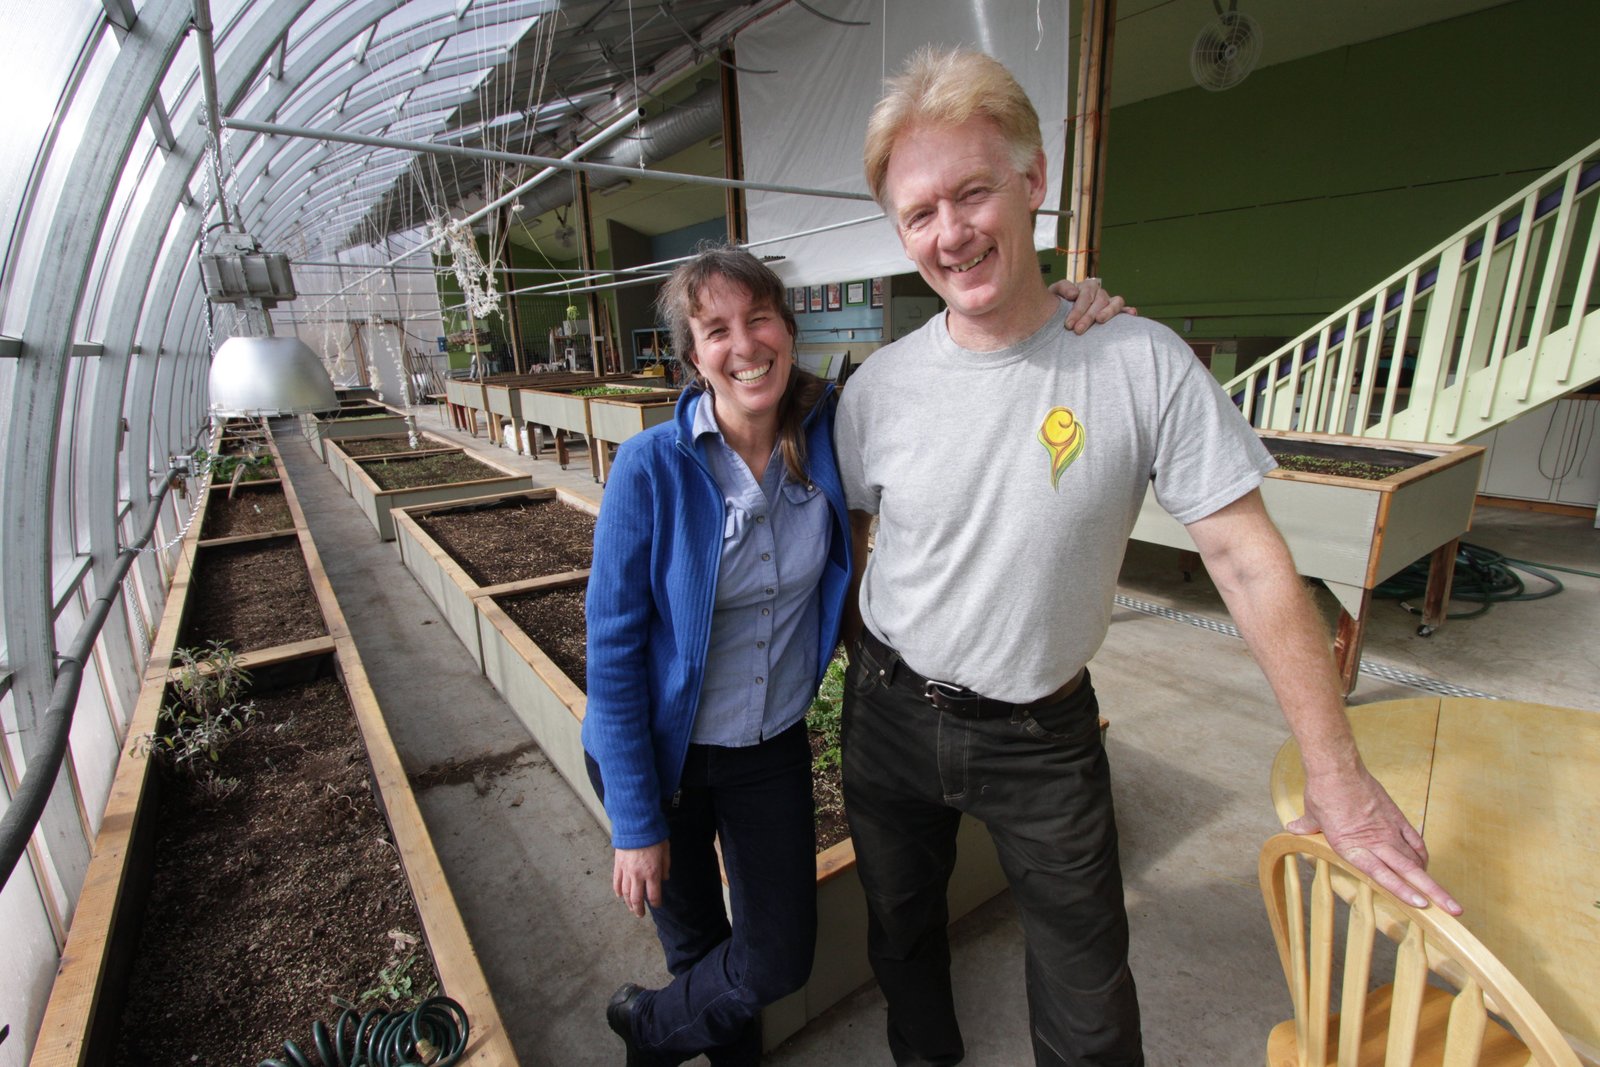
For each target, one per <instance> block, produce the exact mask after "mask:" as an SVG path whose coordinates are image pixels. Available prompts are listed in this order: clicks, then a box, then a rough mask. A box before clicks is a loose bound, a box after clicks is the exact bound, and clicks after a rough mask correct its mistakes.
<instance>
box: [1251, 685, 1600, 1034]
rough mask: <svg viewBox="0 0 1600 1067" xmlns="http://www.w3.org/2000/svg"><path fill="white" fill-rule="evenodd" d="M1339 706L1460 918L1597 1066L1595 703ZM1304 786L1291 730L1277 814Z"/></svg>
mask: <svg viewBox="0 0 1600 1067" xmlns="http://www.w3.org/2000/svg"><path fill="white" fill-rule="evenodd" d="M1349 715H1350V725H1351V729H1352V730H1353V731H1354V733H1355V738H1356V746H1357V747H1358V748H1359V749H1360V751H1361V757H1362V759H1363V760H1364V761H1365V762H1366V765H1367V768H1368V769H1369V770H1370V771H1371V772H1372V774H1373V776H1374V777H1376V778H1377V779H1378V781H1380V782H1382V783H1383V785H1384V787H1385V788H1386V789H1388V791H1389V795H1390V796H1391V797H1393V798H1394V800H1395V803H1396V804H1398V805H1399V806H1400V809H1401V810H1402V811H1403V812H1405V814H1406V816H1407V817H1408V818H1409V819H1411V821H1412V823H1413V825H1415V826H1417V827H1419V828H1420V829H1421V830H1422V835H1423V838H1424V840H1425V841H1426V842H1427V845H1428V853H1429V857H1430V859H1429V865H1428V870H1429V873H1431V874H1432V875H1433V876H1434V877H1435V878H1436V879H1438V881H1439V883H1440V884H1441V885H1443V886H1444V887H1445V888H1446V889H1448V890H1449V891H1450V892H1451V894H1452V895H1453V896H1454V897H1455V898H1456V899H1457V900H1458V901H1460V902H1461V905H1462V907H1463V908H1464V909H1465V913H1464V914H1463V915H1462V916H1461V921H1462V922H1463V923H1464V924H1465V925H1466V926H1467V928H1468V929H1469V930H1471V931H1472V932H1473V933H1474V934H1475V935H1477V937H1478V938H1479V940H1481V941H1482V942H1483V943H1484V944H1485V945H1486V946H1488V948H1489V949H1490V951H1492V952H1493V953H1494V954H1495V955H1496V956H1498V957H1499V958H1500V960H1501V962H1503V963H1504V964H1505V965H1506V966H1507V967H1508V968H1510V970H1511V972H1512V973H1513V974H1515V975H1516V976H1517V978H1518V979H1519V980H1520V981H1521V982H1522V983H1523V985H1525V986H1526V987H1527V988H1528V991H1529V992H1530V993H1532V994H1533V996H1534V998H1535V999H1537V1000H1538V1001H1539V1003H1540V1004H1541V1005H1542V1006H1543V1007H1544V1009H1545V1011H1547V1012H1548V1013H1549V1014H1550V1017H1551V1018H1552V1019H1553V1020H1555V1022H1556V1024H1557V1025H1558V1026H1559V1027H1561V1029H1562V1031H1563V1032H1565V1033H1566V1034H1567V1035H1568V1036H1569V1038H1570V1039H1571V1040H1572V1041H1573V1045H1574V1047H1575V1048H1577V1050H1578V1052H1579V1054H1580V1056H1582V1057H1583V1059H1584V1060H1585V1061H1586V1062H1588V1063H1591V1064H1596V1063H1600V712H1595V711H1583V710H1579V709H1575V708H1560V707H1551V706H1548V705H1542V704H1525V703H1520V702H1517V701H1508V700H1469V699H1463V698H1456V697H1427V698H1421V699H1413V700H1392V701H1385V702H1382V703H1378V704H1367V705H1362V706H1358V707H1352V708H1350V709H1349ZM1304 788H1305V777H1304V773H1303V771H1302V769H1301V766H1300V752H1299V748H1298V746H1296V744H1295V742H1294V741H1293V740H1290V741H1289V742H1287V743H1286V744H1285V745H1284V746H1283V748H1282V749H1281V750H1280V751H1279V753H1278V757H1277V759H1276V761H1274V763H1273V767H1272V801H1273V805H1274V807H1275V808H1276V809H1277V813H1278V817H1279V819H1281V820H1282V821H1283V822H1284V823H1288V822H1289V821H1290V820H1292V819H1295V818H1298V817H1299V816H1300V814H1301V813H1302V812H1303V811H1304V807H1303V804H1302V799H1301V796H1302V793H1303V791H1304Z"/></svg>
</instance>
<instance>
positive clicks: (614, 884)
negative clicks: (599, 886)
mask: <svg viewBox="0 0 1600 1067" xmlns="http://www.w3.org/2000/svg"><path fill="white" fill-rule="evenodd" d="M671 869H672V847H671V843H670V842H667V841H658V842H656V843H655V844H653V845H646V846H645V847H644V848H619V849H617V857H616V860H615V862H613V863H612V865H611V891H612V892H613V893H615V894H616V895H617V896H619V897H621V898H622V900H623V903H625V904H627V905H628V910H629V911H631V912H633V913H634V914H635V915H637V916H639V917H640V918H643V917H644V903H645V901H647V900H648V901H649V902H650V906H651V907H659V906H660V904H661V883H662V882H665V881H666V880H667V875H668V873H669V872H670V871H671Z"/></svg>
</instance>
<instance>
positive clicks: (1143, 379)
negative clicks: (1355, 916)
mask: <svg viewBox="0 0 1600 1067" xmlns="http://www.w3.org/2000/svg"><path fill="white" fill-rule="evenodd" d="M865 163H866V170H867V181H868V185H869V187H870V188H871V190H872V193H873V196H874V198H875V199H877V201H878V202H879V204H880V205H881V206H882V207H883V208H884V210H885V211H886V213H887V214H888V216H889V218H890V220H891V221H892V222H893V223H894V224H895V226H896V228H897V230H898V232H899V234H900V239H901V242H902V243H903V245H904V247H905V250H906V254H907V255H908V256H909V257H910V258H911V260H912V262H914V263H915V264H916V266H917V270H918V272H919V273H920V274H921V275H922V277H923V278H924V279H925V280H926V281H927V282H928V284H929V285H930V286H932V287H933V290H934V291H935V292H936V293H938V294H939V296H940V297H941V298H943V300H944V302H945V304H946V305H947V309H948V310H947V311H946V313H945V314H944V315H941V316H938V317H936V318H935V319H934V320H933V321H931V322H929V323H928V324H927V325H926V326H924V327H923V328H922V329H920V330H918V331H917V332H916V333H915V334H912V335H911V336H910V337H907V338H905V339H903V340H901V341H899V342H896V343H895V344H893V345H890V346H888V347H887V348H884V349H883V350H881V351H879V352H877V353H876V354H874V355H873V357H872V358H871V359H869V360H868V361H867V362H866V363H865V364H864V365H863V366H862V367H861V368H860V369H859V370H858V371H857V372H856V374H855V375H854V376H853V377H852V379H851V381H850V385H849V388H848V389H846V390H845V392H844V396H843V399H842V401H841V404H840V410H839V417H838V423H837V428H836V441H837V446H838V447H837V451H838V456H839V462H840V467H841V472H842V475H843V480H844V487H845V494H846V500H847V503H848V505H849V507H850V509H851V513H852V514H851V519H852V526H853V532H854V535H855V542H856V543H855V551H856V559H857V567H856V571H857V574H858V575H860V577H859V578H858V579H857V580H858V581H860V582H861V591H860V597H859V609H860V612H861V615H862V617H863V618H862V620H861V621H864V623H865V626H864V627H860V628H859V629H858V631H857V632H858V633H859V637H858V638H857V637H856V636H855V634H853V633H851V632H850V629H849V628H848V627H847V633H846V636H847V639H850V645H849V648H850V655H851V669H850V672H849V675H848V680H847V684H846V694H845V706H844V715H845V727H844V729H845V750H844V795H845V807H846V812H847V814H848V816H849V820H850V827H851V833H852V835H853V836H854V838H855V844H856V852H857V859H858V864H859V868H858V869H859V871H860V874H861V881H862V884H863V886H864V888H865V891H866V895H867V902H868V909H869V928H868V954H869V956H870V958H871V961H872V965H873V969H874V971H875V973H876V974H877V977H878V981H879V983H880V985H881V987H882V989H883V991H884V996H885V997H886V999H887V1000H888V1007H889V1045H890V1048H891V1050H892V1051H893V1053H894V1057H895V1060H896V1062H897V1063H900V1064H912V1063H917V1064H922V1063H927V1064H954V1063H957V1062H959V1061H960V1060H961V1058H962V1056H963V1051H964V1050H963V1046H962V1042H961V1034H960V1030H959V1028H958V1027H957V1025H956V1019H955V1011H954V1004H953V999H952V995H951V987H950V976H949V961H950V952H949V944H948V941H947V938H946V933H945V925H946V922H947V918H948V916H947V910H946V904H945V891H946V884H947V882H948V879H949V875H950V871H951V869H952V866H953V863H954V856H955V834H956V827H957V823H958V821H959V818H960V814H961V812H963V811H965V812H968V813H970V814H972V815H973V816H975V817H977V818H979V819H981V820H983V821H984V822H985V823H986V824H987V825H988V827H989V830H990V832H991V835H992V836H993V838H994V841H995V845H996V847H997V849H998V851H999V855H1000V861H1001V864H1002V866H1003V868H1004V870H1005V873H1006V877H1007V879H1008V881H1009V882H1010V884H1011V889H1012V893H1013V897H1014V899H1015V901H1016V904H1017V907H1018V910H1019V912H1020V913H1021V918H1022V923H1023V929H1024V931H1025V934H1026V938H1027V946H1028V949H1027V964H1026V969H1027V986H1028V1002H1029V1013H1030V1017H1031V1020H1032V1033H1033V1045H1034V1055H1035V1059H1036V1061H1037V1062H1038V1063H1039V1064H1118V1065H1122V1064H1140V1063H1143V1052H1142V1049H1141V1046H1140V1037H1139V1011H1138V1003H1137V999H1136V997H1135V992H1134V983H1133V978H1132V976H1131V974H1130V972H1129V970H1128V961H1127V956H1128V932H1127V930H1128V927H1127V915H1126V911H1125V909H1124V906H1123V896H1122V881H1121V874H1120V871H1119V869H1118V857H1117V837H1116V825H1115V820H1114V817H1113V813H1112V806H1111V789H1110V776H1109V771H1108V768H1107V765H1106V759H1105V753H1104V750H1103V748H1102V746H1101V745H1100V743H1099V738H1098V729H1097V719H1098V715H1097V704H1096V702H1095V697H1094V691H1093V688H1092V686H1091V684H1090V681H1089V676H1088V671H1087V670H1086V668H1085V664H1086V663H1087V662H1088V660H1089V658H1090V657H1091V656H1092V655H1093V654H1094V652H1095V651H1096V650H1097V649H1098V648H1099V646H1100V643H1101V641H1102V640H1103V639H1104V637H1105V633H1106V630H1107V627H1108V625H1109V621H1110V609H1111V604H1112V596H1113V593H1114V590H1115V583H1116V577H1117V571H1118V568H1119V566H1120V563H1121V559H1122V554H1123V549H1124V546H1125V544H1126V541H1127V538H1128V534H1129V532H1130V531H1131V529H1132V527H1133V522H1134V518H1135V516H1136V515H1137V513H1138V510H1139V505H1140V501H1141V500H1142V499H1143V497H1144V493H1145V489H1146V487H1147V486H1148V485H1149V484H1150V482H1151V480H1152V479H1153V480H1154V483H1155V491H1156V495H1157V498H1158V499H1159V500H1160V502H1161V503H1162V505H1163V506H1164V507H1165V508H1166V509H1167V510H1168V511H1169V512H1171V513H1172V514H1173V515H1174V517H1176V518H1177V519H1178V520H1179V521H1180V522H1183V523H1185V524H1186V526H1187V528H1188V530H1189V532H1190V534H1191V535H1192V536H1193V538H1194V541H1195V544H1196V545H1197V546H1198V548H1199V549H1200V554H1201V556H1202V558H1203V559H1204V560H1205V563H1206V566H1207V569H1208V570H1209V571H1210V573H1211V575H1212V577H1213V579H1214V580H1215V582H1216V584H1217V587H1218V589H1219V590H1220V591H1221V592H1222V595H1223V599H1224V600H1225V602H1226V603H1227V605H1228V610H1229V611H1230V612H1231V613H1232V615H1233V618H1234V620H1235V622H1236V623H1237V624H1238V626H1239V629H1240V632H1241V633H1242V634H1243V635H1244V637H1245V640H1246V641H1247V642H1248V644H1249V647H1250V649H1251V652H1252V653H1253V654H1254V656H1255V658H1256V660H1257V662H1258V663H1259V664H1260V666H1261V668H1262V670H1263V672H1264V673H1265V674H1266V677H1267V679H1268V681H1269V682H1270V683H1271V685H1272V688H1273V692H1274V694H1275V696H1276V697H1277V699H1278V701H1279V704H1280V705H1281V706H1282V708H1283V711H1284V714H1285V716H1286V718H1287V719H1288V722H1289V725H1290V727H1291V729H1292V730H1293V732H1294V734H1295V736H1296V738H1297V739H1298V740H1299V742H1300V746H1301V750H1302V751H1303V752H1304V753H1305V763H1306V771H1307V785H1306V810H1307V815H1306V817H1305V818H1304V819H1302V820H1300V821H1299V822H1298V823H1297V824H1296V825H1295V826H1294V829H1296V830H1298V831H1300V832H1305V833H1313V832H1316V831H1317V830H1319V829H1320V830H1322V831H1323V832H1325V833H1326V834H1327V835H1328V838H1329V840H1330V841H1331V842H1332V843H1333V845H1334V847H1335V848H1337V849H1338V850H1339V851H1340V852H1341V854H1343V855H1345V856H1347V857H1348V858H1350V859H1351V860H1352V861H1354V862H1355V863H1356V864H1357V865H1358V866H1360V867H1361V868H1362V869H1363V870H1366V871H1367V872H1369V873H1370V874H1372V875H1373V876H1374V877H1375V878H1377V880H1378V881H1379V882H1380V883H1382V884H1383V885H1384V886H1385V887H1386V888H1388V889H1390V890H1391V891H1393V892H1396V893H1398V894H1400V895H1401V896H1402V897H1404V898H1406V899H1408V900H1413V901H1415V902H1417V903H1418V904H1419V905H1421V904H1424V903H1425V898H1424V894H1426V896H1427V897H1431V898H1432V899H1433V900H1434V901H1436V902H1437V903H1439V904H1441V905H1442V906H1444V907H1446V908H1448V909H1450V910H1452V911H1459V908H1458V907H1457V905H1456V904H1455V902H1454V901H1453V900H1452V899H1451V898H1450V897H1449V895H1448V894H1446V893H1445V892H1444V891H1443V890H1442V889H1441V888H1440V887H1439V886H1438V885H1437V884H1436V883H1434V881H1433V880H1432V879H1431V878H1429V877H1428V875H1427V873H1426V871H1425V870H1424V867H1425V865H1426V860H1427V854H1426V851H1425V849H1424V847H1423V844H1422V840H1421V838H1420V836H1418V834H1417V833H1416V831H1415V830H1414V829H1413V828H1412V827H1411V826H1410V825H1409V824H1408V823H1407V822H1406V820H1405V818H1404V816H1403V815H1402V814H1401V813H1400V812H1399V811H1398V809H1396V807H1395V805H1394V804H1393V802H1392V801H1391V800H1390V799H1389V797H1388V795H1387V794H1386V793H1385V792H1384V791H1383V788H1382V787H1381V786H1380V785H1379V784H1378V783H1377V782H1376V781H1375V780H1373V779H1372V777H1371V776H1370V775H1369V774H1368V773H1367V771H1366V769H1365V768H1364V767H1363V766H1362V764H1361V760H1360V757H1359V756H1358V755H1357V753H1356V749H1355V745H1354V743H1353V742H1352V740H1351V737H1350V731H1349V727H1348V724H1347V722H1346V720H1345V718H1344V710H1343V700H1342V698H1341V696H1340V689H1339V685H1338V680H1337V676H1336V672H1335V670H1334V665H1333V659H1332V655H1331V652H1330V649H1329V642H1328V640H1327V636H1326V633H1325V632H1324V630H1323V628H1322V626H1321V625H1320V620H1319V619H1318V618H1317V617H1316V615H1315V613H1314V610H1313V608H1312V606H1311V604H1310V602H1309V600H1308V598H1307V596H1306V594H1305V592H1304V589H1303V586H1302V584H1301V582H1300V579H1299V577H1298V576H1297V574H1296V573H1295V570H1294V566H1293V563H1292V561H1291V559H1290V557H1289V553H1288V550H1287V549H1286V548H1285V546H1284V544H1283V540H1282V538H1281V537H1280V536H1279V535H1278V533H1277V530H1276V529H1275V528H1274V527H1273V525H1272V523H1271V521H1270V520H1269V519H1268V517H1267V515H1266V512H1265V510H1264V509H1263V508H1262V504H1261V497H1260V493H1259V491H1258V489H1257V486H1258V485H1259V483H1260V481H1261V478H1262V476H1263V475H1264V474H1265V473H1266V472H1267V471H1268V470H1269V469H1271V467H1272V465H1273V464H1272V460H1271V458H1270V457H1269V456H1268V454H1267V452H1266V450H1265V449H1264V448H1263V447H1262V446H1261V444H1260V442H1259V441H1258V440H1257V438H1256V436H1255V434H1254V432H1253V431H1252V430H1251V429H1250V427H1249V426H1248V425H1247V424H1246V423H1245V422H1244V420H1243V419H1242V418H1241V417H1240V416H1239V414H1238V412H1237V411H1236V410H1235V409H1234V407H1233V405H1232V403H1231V402H1230V401H1229V400H1228V398H1227V397H1226V396H1225V395H1224V394H1223V393H1222V392H1221V390H1220V389H1219V388H1218V386H1217V385H1216V383H1215V382H1214V381H1213V380H1212V379H1211V377H1210V375H1209V374H1207V373H1206V371H1205V369H1204V368H1203V367H1201V366H1200V365H1199V363H1198V362H1197V361H1196V360H1195V359H1194V358H1193V356H1192V354H1191V353H1190V352H1189V350H1188V348H1187V346H1185V345H1184V344H1183V343H1182V342H1181V341H1180V340H1179V339H1178V338H1177V337H1176V336H1175V335H1173V334H1172V333H1171V331H1169V330H1167V329H1165V328H1163V327H1161V326H1158V325H1155V324H1152V323H1149V322H1148V321H1146V320H1142V319H1137V318H1132V317H1129V316H1117V317H1116V318H1114V319H1112V320H1111V321H1110V322H1108V323H1106V324H1105V325H1103V326H1099V327H1098V328H1096V329H1093V330H1091V331H1089V333H1088V334H1087V335H1085V336H1077V335H1074V334H1073V333H1071V332H1068V331H1064V330H1063V329H1062V328H1061V326H1062V320H1063V319H1064V317H1065V315H1066V313H1067V308H1066V305H1065V304H1063V303H1061V302H1060V301H1058V300H1057V299H1056V298H1055V297H1054V296H1053V295H1052V294H1051V293H1050V292H1049V291H1048V290H1046V289H1045V287H1044V285H1043V283H1042V281H1041V280H1040V276H1039V267H1038V261H1037V258H1036V256H1035V252H1034V248H1033V244H1032V240H1031V235H1032V232H1033V227H1032V213H1033V212H1034V211H1035V210H1037V209H1038V208H1039V206H1040V204H1041V203H1042V201H1043V199H1044V196H1045V187H1046V186H1045V162H1044V155H1043V152H1042V151H1041V148H1040V133H1039V121H1038V117H1037V115H1036V114H1035V112H1034V110H1033V107H1032V105H1031V104H1030V103H1029V102H1028V99H1027V96H1026V94H1024V93H1023V91H1022V89H1021V87H1020V86H1019V85H1018V84H1017V83H1016V80H1015V79H1014V78H1013V77H1012V76H1011V75H1010V73H1009V72H1008V71H1007V70H1006V69H1005V68H1004V67H1003V66H1001V65H1000V64H999V63H997V62H995V61H994V60H993V59H990V58H989V57H987V56H984V55H981V54H977V53H971V52H959V51H957V52H939V51H932V50H925V51H924V52H922V53H919V54H918V55H917V56H915V57H913V58H912V59H911V60H910V61H909V62H908V63H907V65H906V67H905V69H904V70H903V72H902V73H901V74H900V75H899V76H898V77H896V78H894V79H891V80H890V82H889V85H888V92H887V94H886V95H885V97H884V99H883V100H882V101H880V102H879V104H878V106H877V108H876V109H875V110H874V112H873V116H872V120H871V123H870V125H869V127H868V133H867V143H866V152H865ZM873 515H876V516H877V517H878V523H879V525H878V533H877V542H876V547H875V550H874V551H873V553H872V556H871V559H870V563H867V560H866V544H865V541H866V531H867V527H868V524H869V523H870V521H871V518H872V516H873ZM863 563H866V567H865V571H864V573H863V570H862V564H863Z"/></svg>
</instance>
